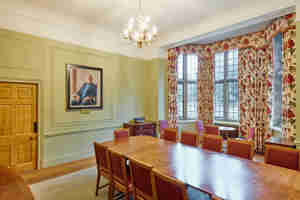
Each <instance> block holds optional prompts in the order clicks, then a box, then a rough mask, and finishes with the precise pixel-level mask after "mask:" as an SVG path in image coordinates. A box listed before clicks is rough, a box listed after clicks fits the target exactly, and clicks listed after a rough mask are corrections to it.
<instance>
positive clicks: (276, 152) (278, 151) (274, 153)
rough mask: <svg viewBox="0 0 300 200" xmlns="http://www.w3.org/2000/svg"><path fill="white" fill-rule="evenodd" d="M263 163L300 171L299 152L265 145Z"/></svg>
mask: <svg viewBox="0 0 300 200" xmlns="http://www.w3.org/2000/svg"><path fill="white" fill-rule="evenodd" d="M265 163H267V164H271V165H277V166H280V167H285V168H288V169H293V170H300V150H297V149H292V148H289V147H281V146H277V145H266V151H265Z"/></svg>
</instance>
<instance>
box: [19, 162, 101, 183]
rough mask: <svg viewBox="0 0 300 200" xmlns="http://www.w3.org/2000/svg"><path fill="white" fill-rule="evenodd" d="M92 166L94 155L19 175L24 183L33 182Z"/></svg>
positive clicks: (93, 164) (94, 164) (94, 163)
mask: <svg viewBox="0 0 300 200" xmlns="http://www.w3.org/2000/svg"><path fill="white" fill-rule="evenodd" d="M93 166H96V160H95V158H94V157H92V158H87V159H83V160H78V161H73V162H70V163H65V164H61V165H57V166H54V167H49V168H44V169H40V170H33V171H28V172H24V173H23V174H21V175H22V177H23V178H24V180H25V182H26V183H28V184H34V183H38V182H41V181H44V180H47V179H51V178H55V177H59V176H64V175H66V174H69V173H72V172H76V171H79V170H82V169H87V168H90V167H93Z"/></svg>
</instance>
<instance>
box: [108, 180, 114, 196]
mask: <svg viewBox="0 0 300 200" xmlns="http://www.w3.org/2000/svg"><path fill="white" fill-rule="evenodd" d="M114 190H115V189H114V185H113V183H112V182H111V183H110V184H109V191H108V199H109V200H113V196H114Z"/></svg>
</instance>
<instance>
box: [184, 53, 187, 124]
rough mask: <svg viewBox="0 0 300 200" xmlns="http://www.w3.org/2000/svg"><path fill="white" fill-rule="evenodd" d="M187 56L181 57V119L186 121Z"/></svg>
mask: <svg viewBox="0 0 300 200" xmlns="http://www.w3.org/2000/svg"><path fill="white" fill-rule="evenodd" d="M187 78H188V77H187V55H186V54H184V56H183V94H184V95H183V96H184V97H183V118H184V119H187V117H188V116H187V102H188V98H187V97H188V92H187V91H188V90H187Z"/></svg>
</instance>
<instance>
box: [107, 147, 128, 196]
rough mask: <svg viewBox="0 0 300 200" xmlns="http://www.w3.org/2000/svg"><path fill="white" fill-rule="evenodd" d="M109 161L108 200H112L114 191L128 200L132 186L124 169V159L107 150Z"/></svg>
mask: <svg viewBox="0 0 300 200" xmlns="http://www.w3.org/2000/svg"><path fill="white" fill-rule="evenodd" d="M108 153H109V157H108V158H109V161H110V164H111V182H110V185H109V200H112V199H113V195H114V191H115V189H117V190H118V191H120V192H122V193H124V196H125V199H126V200H129V199H130V194H131V192H132V184H131V180H130V174H129V173H128V172H127V169H126V158H125V157H124V156H123V155H121V154H119V153H117V152H114V151H111V150H109V151H108Z"/></svg>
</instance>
